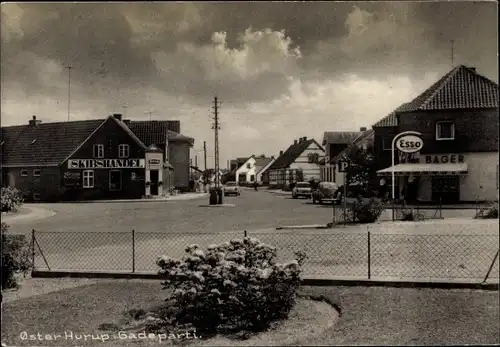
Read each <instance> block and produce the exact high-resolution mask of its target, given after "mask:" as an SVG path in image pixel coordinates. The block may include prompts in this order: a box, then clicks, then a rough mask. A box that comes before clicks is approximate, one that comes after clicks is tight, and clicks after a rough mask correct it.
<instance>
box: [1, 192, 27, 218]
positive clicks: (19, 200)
mask: <svg viewBox="0 0 500 347" xmlns="http://www.w3.org/2000/svg"><path fill="white" fill-rule="evenodd" d="M22 204H23V194H22V193H21V191H20V190H19V189H16V188H12V187H2V212H17V210H18V209H19V207H21V205H22Z"/></svg>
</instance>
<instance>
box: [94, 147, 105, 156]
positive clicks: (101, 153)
mask: <svg viewBox="0 0 500 347" xmlns="http://www.w3.org/2000/svg"><path fill="white" fill-rule="evenodd" d="M94 158H104V145H94Z"/></svg>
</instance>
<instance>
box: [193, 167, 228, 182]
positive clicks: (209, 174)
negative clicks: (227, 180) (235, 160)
mask: <svg viewBox="0 0 500 347" xmlns="http://www.w3.org/2000/svg"><path fill="white" fill-rule="evenodd" d="M206 174H207V181H208V184H213V183H215V179H216V175H215V170H214V169H207V172H206ZM224 174H225V172H224V171H223V170H219V182H221V183H222V182H223V176H224ZM204 182H205V174H202V175H200V177H199V178H198V183H204Z"/></svg>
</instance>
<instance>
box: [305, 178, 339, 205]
mask: <svg viewBox="0 0 500 347" xmlns="http://www.w3.org/2000/svg"><path fill="white" fill-rule="evenodd" d="M342 198H343V192H342V191H341V190H340V189H339V187H338V186H337V185H336V184H335V183H333V182H320V183H319V184H318V188H317V189H316V190H315V191H314V192H313V193H312V199H313V204H315V203H317V202H319V203H320V204H322V203H323V202H327V201H328V202H332V203H333V204H340V203H341V202H342Z"/></svg>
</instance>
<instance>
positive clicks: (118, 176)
mask: <svg viewBox="0 0 500 347" xmlns="http://www.w3.org/2000/svg"><path fill="white" fill-rule="evenodd" d="M109 190H110V191H113V192H117V191H120V190H122V172H121V171H119V170H111V171H110V172H109Z"/></svg>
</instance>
